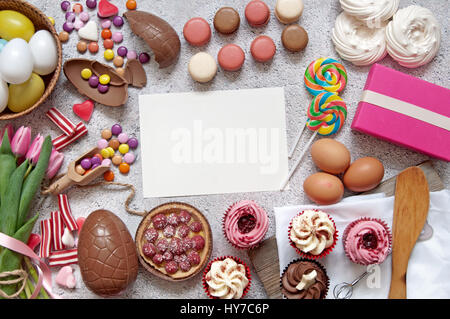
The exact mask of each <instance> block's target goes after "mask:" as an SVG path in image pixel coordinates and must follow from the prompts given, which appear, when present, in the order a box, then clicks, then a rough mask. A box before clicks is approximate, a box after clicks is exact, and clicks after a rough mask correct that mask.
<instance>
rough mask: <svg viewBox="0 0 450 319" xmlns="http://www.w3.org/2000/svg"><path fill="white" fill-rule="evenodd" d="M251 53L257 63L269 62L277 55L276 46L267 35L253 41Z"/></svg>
mask: <svg viewBox="0 0 450 319" xmlns="http://www.w3.org/2000/svg"><path fill="white" fill-rule="evenodd" d="M250 52H251V54H252V56H253V58H254V59H255V60H256V61H258V62H267V61H269V60H271V59H272V58H273V56H274V55H275V52H276V46H275V43H274V42H273V40H272V39H271V38H269V37H268V36H266V35H260V36H259V37H257V38H256V39H255V40H253V42H252V44H251V46H250Z"/></svg>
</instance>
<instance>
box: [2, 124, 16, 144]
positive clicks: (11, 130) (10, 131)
mask: <svg viewBox="0 0 450 319" xmlns="http://www.w3.org/2000/svg"><path fill="white" fill-rule="evenodd" d="M6 132H8V139H9V143H10V144H11V140H12V138H13V135H14V127H13V126H12V124H6V125H5V127H3V128H2V130H1V131H0V146H1V145H2V142H3V137H4V135H5V133H6Z"/></svg>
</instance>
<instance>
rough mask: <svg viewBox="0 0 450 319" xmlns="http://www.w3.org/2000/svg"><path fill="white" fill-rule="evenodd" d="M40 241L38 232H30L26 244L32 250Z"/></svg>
mask: <svg viewBox="0 0 450 319" xmlns="http://www.w3.org/2000/svg"><path fill="white" fill-rule="evenodd" d="M40 243H41V236H39V235H38V234H31V235H30V238H28V242H27V245H28V247H30V248H31V249H32V250H34V249H35V248H36V246H37V245H39V244H40Z"/></svg>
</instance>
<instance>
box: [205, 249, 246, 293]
mask: <svg viewBox="0 0 450 319" xmlns="http://www.w3.org/2000/svg"><path fill="white" fill-rule="evenodd" d="M227 258H231V259H233V260H234V261H235V262H237V263H238V264H241V265H244V267H245V275H246V276H247V279H248V285H247V287H245V289H244V292H243V294H242V297H241V299H243V298H244V297H245V296H246V295H247V294H248V292H249V290H250V286H251V284H252V274H251V272H250V267H248V266H247V264H246V263H245V262H243V261H242V260H241V259H240V258H238V257H234V256H221V257H217V258H215V259H213V260H211V261H210V262H209V264H208V266H206V268H205V270H204V271H203V278H202V285H203V289H204V290H205V292H206V294H207V295H208V297H209V298H210V299H220V298H217V297H214V296H212V295H211V293H210V292H209V286H208V283H207V282H206V274H207V273H208V272H209V271H210V270H211V265H212V263H213V262H215V261H222V260H225V259H227Z"/></svg>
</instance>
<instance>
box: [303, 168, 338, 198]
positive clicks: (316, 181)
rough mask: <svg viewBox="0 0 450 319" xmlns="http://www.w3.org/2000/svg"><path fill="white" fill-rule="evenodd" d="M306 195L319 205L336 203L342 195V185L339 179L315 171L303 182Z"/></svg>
mask: <svg viewBox="0 0 450 319" xmlns="http://www.w3.org/2000/svg"><path fill="white" fill-rule="evenodd" d="M303 190H304V191H305V193H306V195H307V196H308V197H309V198H310V199H311V200H312V201H313V202H315V203H317V204H319V205H331V204H334V203H337V202H339V201H340V200H341V198H342V196H344V185H343V184H342V182H341V180H340V179H339V178H337V177H336V176H334V175H331V174H328V173H323V172H319V173H315V174H312V175H311V176H309V177H308V178H307V179H305V181H304V182H303Z"/></svg>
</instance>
